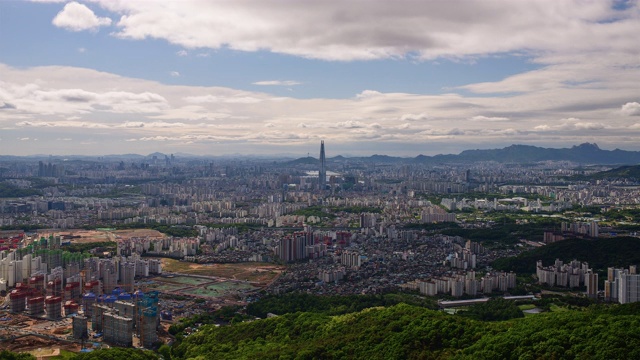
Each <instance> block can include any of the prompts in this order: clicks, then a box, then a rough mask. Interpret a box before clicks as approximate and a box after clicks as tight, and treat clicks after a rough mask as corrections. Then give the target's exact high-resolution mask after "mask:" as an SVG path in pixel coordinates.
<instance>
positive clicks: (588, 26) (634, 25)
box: [96, 0, 640, 61]
mask: <svg viewBox="0 0 640 360" xmlns="http://www.w3.org/2000/svg"><path fill="white" fill-rule="evenodd" d="M96 2H97V3H98V4H99V5H100V6H101V7H103V8H104V9H106V10H108V11H111V12H113V13H115V14H117V15H119V16H120V20H119V21H118V23H117V25H118V31H117V32H116V33H115V35H116V36H119V37H122V38H128V39H137V40H140V39H145V38H155V39H164V40H166V41H168V42H170V43H172V44H176V45H179V46H183V47H185V48H187V49H194V48H211V49H218V48H222V47H229V48H231V49H235V50H241V51H264V50H267V51H272V52H276V53H282V54H290V55H295V56H301V57H306V58H316V59H324V60H341V61H347V60H370V59H388V58H391V59H393V58H404V57H409V58H418V59H435V58H439V57H445V58H451V59H460V58H465V57H467V58H470V57H471V58H472V57H474V56H483V55H487V54H503V53H507V52H519V53H530V54H531V53H533V54H546V55H550V54H551V55H552V54H553V53H556V52H559V51H562V52H571V53H576V52H579V51H583V50H585V49H587V50H591V49H594V48H597V49H599V50H603V51H609V52H611V51H621V50H622V51H624V52H629V51H630V50H631V51H633V49H637V46H636V44H635V39H634V38H633V37H632V36H631V37H630V36H629V35H630V34H634V33H637V32H638V29H639V28H640V24H638V21H637V20H638V11H637V7H638V4H637V3H635V2H631V3H629V4H628V8H629V9H627V10H622V11H618V10H615V8H614V4H615V2H614V1H613V0H601V1H587V2H585V1H581V0H565V1H561V2H558V1H553V0H547V1H544V0H541V1H512V0H493V1H466V0H452V1H407V2H403V3H402V6H398V4H396V3H395V2H393V1H372V2H364V3H360V2H355V3H354V2H349V1H346V2H335V1H316V2H313V4H309V3H308V2H306V1H298V0H284V1H277V2H273V1H263V0H248V1H241V2H237V1H231V2H225V1H222V2H221V1H208V2H202V1H197V0H183V1H169V2H152V1H113V0H96ZM380 19H384V21H381V20H380ZM585 34H588V38H585Z"/></svg>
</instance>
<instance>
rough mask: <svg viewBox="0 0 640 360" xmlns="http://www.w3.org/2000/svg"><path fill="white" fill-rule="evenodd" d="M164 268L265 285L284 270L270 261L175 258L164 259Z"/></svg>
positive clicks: (167, 270)
mask: <svg viewBox="0 0 640 360" xmlns="http://www.w3.org/2000/svg"><path fill="white" fill-rule="evenodd" d="M162 268H163V270H164V271H166V272H175V273H181V274H189V275H204V276H216V277H221V278H226V279H234V280H245V281H250V282H257V283H260V284H264V285H267V284H270V283H271V282H272V281H273V280H275V279H276V278H277V277H278V276H279V275H280V273H281V272H282V271H283V270H284V267H282V266H277V265H273V264H268V263H254V262H250V263H235V264H194V263H190V262H184V261H178V260H174V259H162Z"/></svg>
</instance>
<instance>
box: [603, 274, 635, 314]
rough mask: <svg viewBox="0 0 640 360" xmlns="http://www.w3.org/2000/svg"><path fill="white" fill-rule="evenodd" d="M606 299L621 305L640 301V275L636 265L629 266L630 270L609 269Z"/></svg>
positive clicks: (605, 284) (605, 286)
mask: <svg viewBox="0 0 640 360" xmlns="http://www.w3.org/2000/svg"><path fill="white" fill-rule="evenodd" d="M604 298H605V300H607V301H612V302H618V303H620V304H627V303H632V302H638V301H640V274H638V273H637V268H636V266H635V265H631V266H629V269H618V268H611V267H610V268H608V269H607V280H606V281H605V282H604Z"/></svg>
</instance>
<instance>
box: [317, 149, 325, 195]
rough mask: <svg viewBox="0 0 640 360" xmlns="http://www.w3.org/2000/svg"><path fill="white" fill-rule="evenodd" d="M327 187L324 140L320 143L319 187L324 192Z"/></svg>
mask: <svg viewBox="0 0 640 360" xmlns="http://www.w3.org/2000/svg"><path fill="white" fill-rule="evenodd" d="M326 186H327V168H326V159H325V155H324V140H321V141H320V171H318V187H319V188H320V190H324V189H325V188H326Z"/></svg>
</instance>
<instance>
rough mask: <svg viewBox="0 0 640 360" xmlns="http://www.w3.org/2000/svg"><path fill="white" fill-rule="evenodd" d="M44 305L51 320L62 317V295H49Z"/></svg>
mask: <svg viewBox="0 0 640 360" xmlns="http://www.w3.org/2000/svg"><path fill="white" fill-rule="evenodd" d="M44 307H45V310H46V311H47V318H48V319H49V320H58V319H60V318H62V298H61V297H60V296H47V297H46V298H45V300H44Z"/></svg>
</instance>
